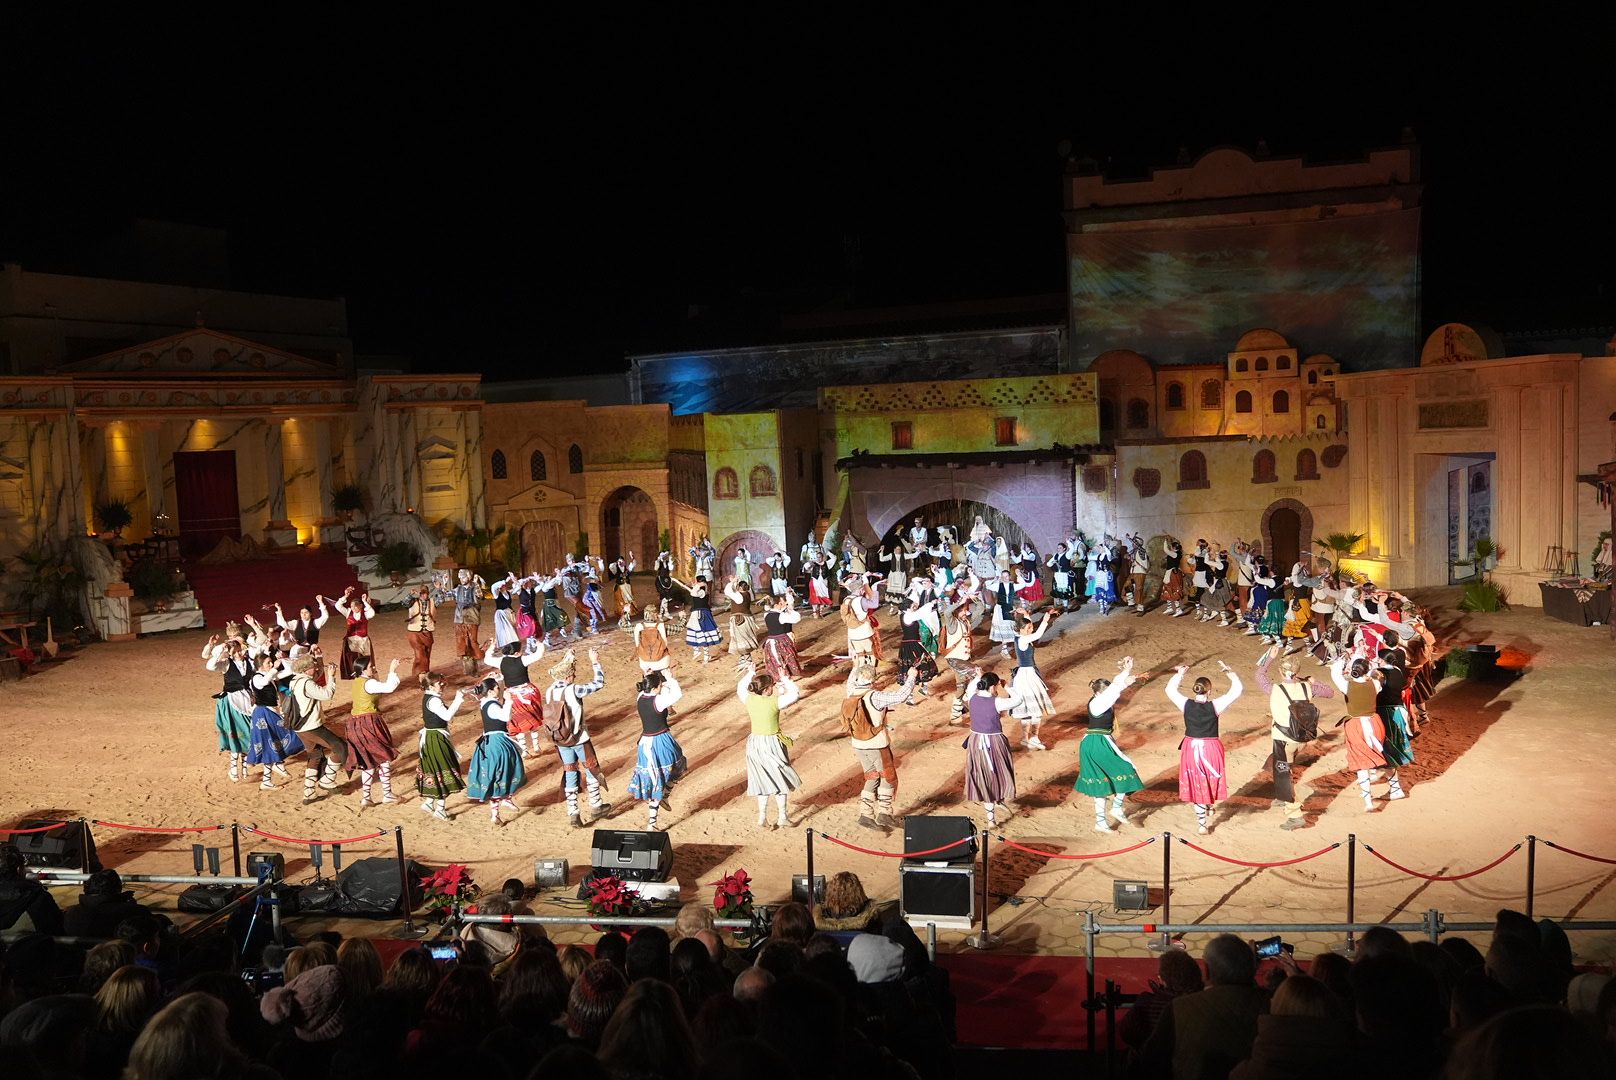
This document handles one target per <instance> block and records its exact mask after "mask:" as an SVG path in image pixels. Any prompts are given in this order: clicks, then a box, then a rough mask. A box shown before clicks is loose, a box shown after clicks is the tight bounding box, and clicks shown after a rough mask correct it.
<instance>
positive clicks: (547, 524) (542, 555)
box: [522, 521, 567, 574]
mask: <svg viewBox="0 0 1616 1080" xmlns="http://www.w3.org/2000/svg"><path fill="white" fill-rule="evenodd" d="M566 557H567V537H566V530H565V529H564V528H563V527H562V525H561V522H559V521H530V522H528V523H527V524H526V525H523V526H522V569H523V570H524V571H526V572H528V573H535V574H548V573H549V572H550V571H551V570H554V569H555V568H557V567H558V566H560V565H561V563H562V562H563V560H565V559H566Z"/></svg>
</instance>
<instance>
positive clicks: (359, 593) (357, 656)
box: [331, 585, 376, 679]
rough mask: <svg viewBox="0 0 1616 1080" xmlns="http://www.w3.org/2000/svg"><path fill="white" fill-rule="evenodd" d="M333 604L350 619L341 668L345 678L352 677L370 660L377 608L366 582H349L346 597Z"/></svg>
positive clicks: (339, 668) (346, 629)
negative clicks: (373, 625)
mask: <svg viewBox="0 0 1616 1080" xmlns="http://www.w3.org/2000/svg"><path fill="white" fill-rule="evenodd" d="M331 606H332V607H333V608H335V609H336V612H337V614H338V615H341V616H342V617H343V618H344V619H345V620H347V626H346V627H345V629H344V632H343V638H342V655H341V661H342V663H341V665H340V666H339V667H338V670H339V671H340V672H341V674H342V678H344V679H351V678H353V677H354V675H355V674H357V673H358V672H360V671H363V670H364V669H365V667H366V666H367V665H368V664H369V662H370V653H371V646H370V620H372V619H374V618H375V617H376V609H375V608H374V607H372V606H371V604H370V592H369V590H367V589H366V588H365V587H364V586H363V585H360V586H358V587H355V586H353V585H350V586H348V587H347V588H346V589H344V590H342V598H341V599H340V600H333V601H332V602H331Z"/></svg>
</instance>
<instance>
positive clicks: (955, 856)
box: [903, 815, 976, 866]
mask: <svg viewBox="0 0 1616 1080" xmlns="http://www.w3.org/2000/svg"><path fill="white" fill-rule="evenodd" d="M947 844H954V845H955V846H953V847H950V848H948V849H947V850H946V851H938V852H936V854H933V855H919V856H914V857H911V856H910V855H909V854H908V853H909V852H911V851H934V850H935V849H936V848H940V847H943V846H945V845H947ZM903 850H904V853H905V854H904V857H903V865H904V866H920V865H929V864H935V863H947V864H949V865H950V866H954V865H958V864H961V863H969V862H970V861H971V860H972V859H974V858H976V823H975V822H973V821H972V820H971V819H970V818H968V817H933V816H931V815H925V816H920V817H906V818H904V819H903Z"/></svg>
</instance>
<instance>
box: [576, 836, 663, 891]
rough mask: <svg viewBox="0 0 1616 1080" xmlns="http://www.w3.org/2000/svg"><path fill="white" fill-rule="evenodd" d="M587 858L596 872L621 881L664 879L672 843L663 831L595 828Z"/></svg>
mask: <svg viewBox="0 0 1616 1080" xmlns="http://www.w3.org/2000/svg"><path fill="white" fill-rule="evenodd" d="M589 861H590V865H591V866H592V867H594V869H595V871H596V872H597V873H607V874H615V875H617V876H618V877H620V878H622V879H623V880H624V881H667V880H668V877H669V875H671V874H672V873H673V845H672V843H671V842H670V841H669V840H668V834H667V833H664V832H631V831H628V830H625V829H596V830H595V838H594V841H593V843H592V845H591V849H590V853H589Z"/></svg>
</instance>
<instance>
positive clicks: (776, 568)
mask: <svg viewBox="0 0 1616 1080" xmlns="http://www.w3.org/2000/svg"><path fill="white" fill-rule="evenodd" d="M764 565H765V566H767V567H768V571H769V595H770V596H784V595H785V594H786V593H787V592H789V591H790V589H791V576H790V575H789V574H788V573H787V572H786V569H787V567H789V566H790V565H791V556H790V555H787V554H786V553H785V552H783V551H776V552H775V553H774V554H773V555H770V556H769V558H768V561H767V562H765V563H764Z"/></svg>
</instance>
